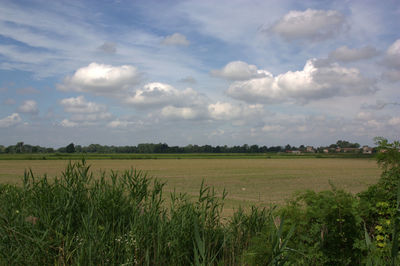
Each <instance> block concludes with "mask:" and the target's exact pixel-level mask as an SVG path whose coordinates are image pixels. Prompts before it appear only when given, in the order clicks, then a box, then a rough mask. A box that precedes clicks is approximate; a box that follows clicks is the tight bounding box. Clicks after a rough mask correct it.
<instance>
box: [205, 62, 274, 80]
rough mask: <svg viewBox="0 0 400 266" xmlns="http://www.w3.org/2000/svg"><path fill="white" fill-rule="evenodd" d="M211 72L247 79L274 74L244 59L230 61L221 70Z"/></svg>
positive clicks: (219, 75)
mask: <svg viewBox="0 0 400 266" xmlns="http://www.w3.org/2000/svg"><path fill="white" fill-rule="evenodd" d="M211 74H212V75H213V76H217V77H222V78H226V79H230V80H246V79H252V78H262V77H269V76H272V74H271V73H269V72H267V71H265V70H259V69H257V67H256V66H255V65H249V64H247V63H246V62H243V61H233V62H230V63H228V64H227V65H226V66H224V67H223V68H222V69H221V70H212V71H211Z"/></svg>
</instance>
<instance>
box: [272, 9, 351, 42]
mask: <svg viewBox="0 0 400 266" xmlns="http://www.w3.org/2000/svg"><path fill="white" fill-rule="evenodd" d="M345 25H346V19H345V17H344V16H343V15H342V14H341V13H339V12H338V11H334V10H327V11H325V10H314V9H307V10H305V11H290V12H289V13H287V14H286V15H285V16H284V17H283V18H281V19H280V20H279V21H277V22H276V23H275V24H274V25H272V26H271V27H270V28H269V31H272V32H274V33H276V34H278V35H280V36H281V37H283V38H284V39H286V40H296V39H311V40H314V41H318V40H325V39H329V38H332V37H334V36H335V35H337V34H338V33H339V32H340V31H342V30H343V29H344V27H345Z"/></svg>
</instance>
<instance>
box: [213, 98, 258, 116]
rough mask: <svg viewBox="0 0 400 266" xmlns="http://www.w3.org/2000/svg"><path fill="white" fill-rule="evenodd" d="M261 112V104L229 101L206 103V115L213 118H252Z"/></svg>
mask: <svg viewBox="0 0 400 266" xmlns="http://www.w3.org/2000/svg"><path fill="white" fill-rule="evenodd" d="M262 113H263V108H262V106H261V105H257V104H253V105H241V104H240V105H239V104H233V103H229V102H219V101H218V102H216V103H213V104H209V105H208V116H209V117H210V118H211V119H214V120H240V119H245V118H248V117H252V118H253V119H254V118H256V117H257V115H259V114H262Z"/></svg>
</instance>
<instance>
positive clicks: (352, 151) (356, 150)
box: [342, 148, 360, 153]
mask: <svg viewBox="0 0 400 266" xmlns="http://www.w3.org/2000/svg"><path fill="white" fill-rule="evenodd" d="M342 151H343V152H348V153H357V152H360V149H359V148H342Z"/></svg>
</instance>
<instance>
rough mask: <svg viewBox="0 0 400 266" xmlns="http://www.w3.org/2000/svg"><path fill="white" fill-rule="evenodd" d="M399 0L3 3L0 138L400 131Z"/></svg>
mask: <svg viewBox="0 0 400 266" xmlns="http://www.w3.org/2000/svg"><path fill="white" fill-rule="evenodd" d="M399 18H400V2H399V1H398V0H385V1H376V0H374V1H372V0H358V1H357V0H355V1H346V0H333V1H332V0H329V1H325V0H314V1H312V0H305V1H294V0H293V1H291V0H264V1H258V0H257V1H250V0H247V1H245V0H227V1H225V0H221V1H208V0H204V1H198V0H188V1H176V0H174V1H173V0H166V1H152V0H150V1H133V0H129V1H128V0H114V1H112V0H107V1H106V0H90V1H89V0H86V1H82V0H80V1H75V0H68V1H48V0H42V1H41V0H37V1H22V0H2V1H1V2H0V103H1V104H0V144H2V145H14V144H16V143H17V142H19V141H23V142H25V143H29V144H32V145H41V146H46V147H61V146H66V145H68V144H69V143H71V142H73V143H75V144H80V145H89V144H91V143H99V144H102V145H137V144H139V143H160V142H161V143H167V144H168V145H179V146H185V145H188V144H198V145H205V144H210V145H228V146H232V145H243V144H250V145H252V144H258V145H266V146H275V145H285V144H290V145H301V144H304V145H313V146H322V145H329V144H331V143H336V141H337V140H347V141H351V142H358V143H360V144H362V145H372V144H373V138H374V137H375V136H383V137H385V138H388V139H389V140H399V139H400V88H399V86H400V31H399V29H400V19H399Z"/></svg>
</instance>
